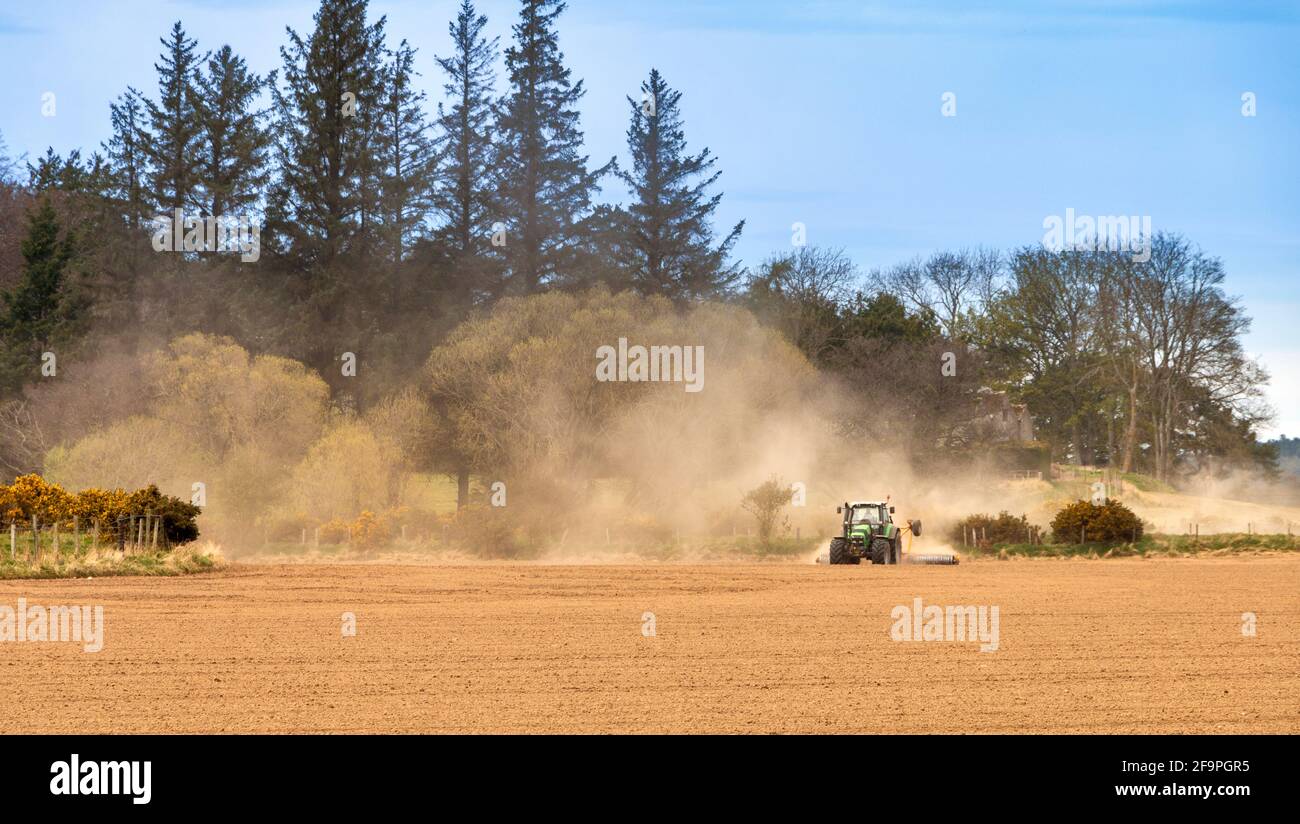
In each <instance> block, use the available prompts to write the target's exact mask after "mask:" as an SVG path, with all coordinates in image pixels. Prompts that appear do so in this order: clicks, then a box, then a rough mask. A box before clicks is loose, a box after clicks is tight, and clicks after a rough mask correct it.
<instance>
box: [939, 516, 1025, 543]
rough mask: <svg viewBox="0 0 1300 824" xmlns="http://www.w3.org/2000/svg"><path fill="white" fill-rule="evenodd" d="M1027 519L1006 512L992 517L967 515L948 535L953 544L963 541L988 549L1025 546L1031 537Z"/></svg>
mask: <svg viewBox="0 0 1300 824" xmlns="http://www.w3.org/2000/svg"><path fill="white" fill-rule="evenodd" d="M1031 529H1032V527H1031V525H1030V523H1029V518H1027V517H1026V516H1024V515H1021V516H1019V517H1016V516H1015V515H1012V514H1010V513H1008V512H1006V511H1002V512H999V513H998V515H997V517H993V516H992V515H967V516H966V517H965V518H962V519H961V520H960V521H958V522H957V523H956V525H954V526H953V528H952V530H951V531H950V532H949V533H948V535H949V538H950V539H951V540H952V542H953V543H954V544H960V543H962V542H963V541H964V542H967V543H969V544H972V545H975V546H980V547H988V546H993V545H995V544H1025V543H1029V540H1030V536H1031V534H1032V533H1031Z"/></svg>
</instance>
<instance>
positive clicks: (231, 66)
mask: <svg viewBox="0 0 1300 824" xmlns="http://www.w3.org/2000/svg"><path fill="white" fill-rule="evenodd" d="M263 85H264V82H263V80H262V79H261V78H259V77H258V76H257V75H255V74H252V73H251V72H249V71H248V67H247V65H246V64H245V63H244V60H243V58H241V57H239V55H237V54H235V53H234V52H233V51H232V50H231V48H230V46H222V47H221V48H220V49H218V50H217V52H216V54H214V55H212V56H211V57H210V58H208V61H207V70H206V72H204V73H203V74H201V75H199V77H198V87H199V90H200V92H201V96H202V106H201V109H200V113H201V119H200V123H201V129H200V133H199V136H198V142H199V152H198V160H199V164H198V166H199V175H200V179H201V182H202V188H203V191H204V194H205V195H206V198H205V205H204V212H205V213H207V214H209V215H215V216H219V217H224V216H227V215H231V216H233V215H237V214H240V213H243V212H245V211H247V210H249V209H250V208H252V207H255V206H256V205H257V203H258V201H259V200H260V199H261V197H262V193H263V191H264V189H265V187H266V183H267V155H268V151H269V147H270V143H271V136H270V133H269V131H268V130H267V129H266V127H265V126H264V125H263V123H262V122H261V118H262V117H263V113H262V112H260V111H258V110H257V108H256V105H257V96H258V94H260V93H261V90H262V88H263Z"/></svg>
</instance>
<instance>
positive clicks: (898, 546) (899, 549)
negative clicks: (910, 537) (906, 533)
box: [891, 534, 903, 564]
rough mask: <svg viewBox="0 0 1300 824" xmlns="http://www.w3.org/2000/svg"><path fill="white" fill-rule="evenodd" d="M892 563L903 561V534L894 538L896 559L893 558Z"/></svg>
mask: <svg viewBox="0 0 1300 824" xmlns="http://www.w3.org/2000/svg"><path fill="white" fill-rule="evenodd" d="M891 563H895V564H901V563H903V536H902V534H899V536H898V537H897V538H895V539H894V560H893V561H892V562H891Z"/></svg>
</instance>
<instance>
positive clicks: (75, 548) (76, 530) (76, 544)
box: [72, 515, 81, 558]
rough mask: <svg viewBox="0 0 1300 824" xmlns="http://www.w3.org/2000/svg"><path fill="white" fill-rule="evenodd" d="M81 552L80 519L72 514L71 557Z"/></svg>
mask: <svg viewBox="0 0 1300 824" xmlns="http://www.w3.org/2000/svg"><path fill="white" fill-rule="evenodd" d="M79 552H81V521H80V518H79V516H77V515H73V516H72V557H74V558H75V557H77V553H79Z"/></svg>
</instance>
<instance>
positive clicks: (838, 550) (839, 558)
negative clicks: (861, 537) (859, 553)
mask: <svg viewBox="0 0 1300 824" xmlns="http://www.w3.org/2000/svg"><path fill="white" fill-rule="evenodd" d="M858 560H859V559H857V558H854V557H853V556H852V555H850V554H849V542H848V541H846V540H844V539H843V538H831V557H830V561H831V563H832V564H856V563H857V562H858Z"/></svg>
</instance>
